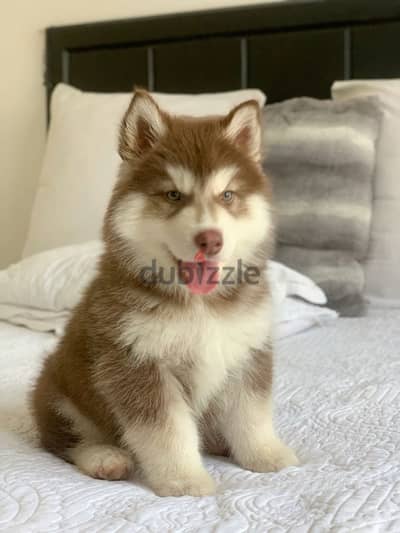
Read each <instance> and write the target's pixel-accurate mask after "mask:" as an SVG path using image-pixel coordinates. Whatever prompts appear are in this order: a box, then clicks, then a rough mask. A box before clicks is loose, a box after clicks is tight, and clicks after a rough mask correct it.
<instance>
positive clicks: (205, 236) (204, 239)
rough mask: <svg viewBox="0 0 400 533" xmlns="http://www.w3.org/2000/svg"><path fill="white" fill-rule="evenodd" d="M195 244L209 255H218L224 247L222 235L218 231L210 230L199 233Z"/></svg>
mask: <svg viewBox="0 0 400 533" xmlns="http://www.w3.org/2000/svg"><path fill="white" fill-rule="evenodd" d="M194 242H195V243H196V246H197V247H198V248H199V250H201V251H202V252H203V253H205V254H207V255H217V253H218V252H219V251H220V250H221V248H222V245H223V238H222V233H221V232H220V231H218V230H216V229H208V230H206V231H202V232H201V233H198V234H197V235H196V236H195V238H194Z"/></svg>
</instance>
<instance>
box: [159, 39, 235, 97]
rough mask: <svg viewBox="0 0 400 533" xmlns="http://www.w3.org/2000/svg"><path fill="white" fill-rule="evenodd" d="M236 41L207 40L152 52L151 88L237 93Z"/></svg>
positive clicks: (163, 47) (171, 90) (170, 45)
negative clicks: (152, 84)
mask: <svg viewBox="0 0 400 533" xmlns="http://www.w3.org/2000/svg"><path fill="white" fill-rule="evenodd" d="M240 54H241V52H240V39H234V38H232V39H207V40H201V41H188V42H186V43H174V44H164V45H159V46H156V47H155V48H154V72H155V75H154V88H155V90H157V91H165V92H188V93H197V92H214V91H227V90H234V89H240V87H241V56H240Z"/></svg>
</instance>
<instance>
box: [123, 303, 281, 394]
mask: <svg viewBox="0 0 400 533" xmlns="http://www.w3.org/2000/svg"><path fill="white" fill-rule="evenodd" d="M269 331H270V309H269V302H268V301H265V302H262V303H261V304H260V305H259V306H257V307H256V308H253V309H251V310H250V309H245V308H242V309H237V310H235V311H230V312H223V313H217V312H215V311H210V310H209V309H207V308H206V307H205V306H204V304H199V305H197V306H193V308H190V309H186V310H175V311H174V312H172V311H170V310H168V309H158V310H157V311H156V312H154V313H153V314H151V315H141V314H140V313H137V312H136V313H130V314H129V315H128V316H126V317H125V319H124V323H123V325H122V328H121V339H120V340H121V341H122V342H123V343H124V344H125V345H129V346H132V350H133V352H134V353H135V357H137V358H138V359H140V360H148V359H152V360H160V361H161V360H162V361H163V362H164V363H165V364H167V365H168V366H169V367H170V368H172V369H177V370H179V374H180V377H182V379H183V380H184V381H185V384H186V385H187V386H188V387H189V388H190V390H191V391H192V393H193V395H194V396H195V397H196V400H195V401H196V402H197V403H202V402H203V401H206V400H207V398H209V396H210V395H211V394H212V392H213V391H215V389H217V388H218V387H219V386H220V385H221V383H222V382H223V381H224V380H225V379H226V377H227V376H228V374H229V373H233V372H235V371H238V370H240V369H241V368H242V367H243V366H244V365H245V364H246V362H247V360H248V358H249V354H250V350H251V349H252V348H254V349H257V348H261V347H262V346H263V344H264V343H265V341H266V340H267V338H268V336H269Z"/></svg>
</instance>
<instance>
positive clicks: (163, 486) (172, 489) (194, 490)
mask: <svg viewBox="0 0 400 533" xmlns="http://www.w3.org/2000/svg"><path fill="white" fill-rule="evenodd" d="M153 489H154V492H155V493H156V494H158V495H159V496H209V495H211V494H214V493H215V483H214V480H213V479H212V477H211V476H209V475H208V474H207V473H206V472H205V473H204V474H203V473H202V474H201V475H198V476H193V477H182V478H178V479H169V480H166V481H165V482H163V483H159V484H157V485H154V486H153Z"/></svg>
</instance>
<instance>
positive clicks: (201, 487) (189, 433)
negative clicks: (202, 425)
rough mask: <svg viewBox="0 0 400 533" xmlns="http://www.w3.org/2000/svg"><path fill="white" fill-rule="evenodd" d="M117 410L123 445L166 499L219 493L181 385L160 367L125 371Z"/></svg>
mask: <svg viewBox="0 0 400 533" xmlns="http://www.w3.org/2000/svg"><path fill="white" fill-rule="evenodd" d="M124 370H125V371H124V373H123V374H121V375H120V376H119V387H118V388H116V387H113V389H112V395H110V398H111V397H112V398H113V405H112V409H113V410H114V413H115V414H116V416H117V418H118V420H119V422H120V424H121V426H122V429H123V437H122V440H123V442H124V444H125V446H126V447H127V448H128V449H129V450H130V451H131V452H132V453H133V454H134V456H135V458H137V460H138V463H139V464H140V467H141V469H142V470H143V473H144V476H145V478H146V480H147V482H148V483H149V485H150V486H151V487H152V489H153V490H154V491H155V492H156V493H157V494H159V495H160V496H181V495H185V494H188V495H192V496H203V495H206V494H211V493H213V492H214V482H213V480H212V478H211V477H210V476H209V474H208V473H207V471H206V470H205V468H204V466H203V464H202V460H201V455H200V451H199V437H198V432H197V426H196V423H195V420H194V418H193V416H192V413H191V411H190V408H189V406H188V405H187V403H186V401H185V398H184V395H183V391H182V390H181V386H180V384H179V382H178V381H177V380H176V379H175V378H174V377H173V376H172V375H170V374H169V373H168V370H166V369H161V368H160V367H159V366H158V365H157V364H155V363H151V362H149V363H143V364H141V365H140V366H135V367H133V368H131V369H127V368H125V369H124Z"/></svg>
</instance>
